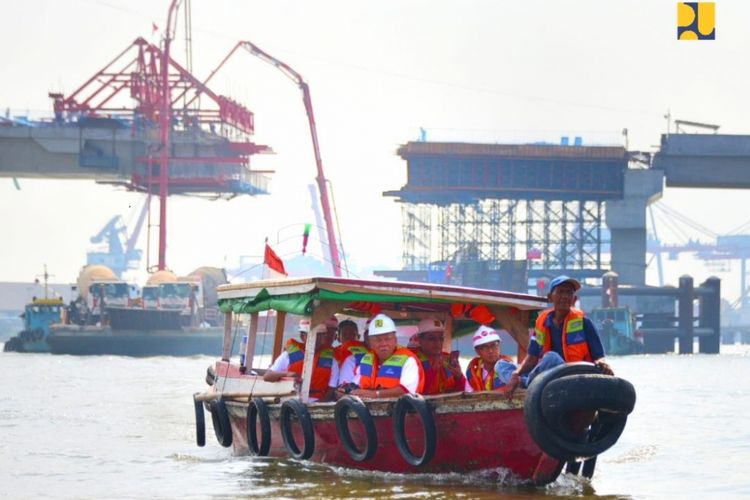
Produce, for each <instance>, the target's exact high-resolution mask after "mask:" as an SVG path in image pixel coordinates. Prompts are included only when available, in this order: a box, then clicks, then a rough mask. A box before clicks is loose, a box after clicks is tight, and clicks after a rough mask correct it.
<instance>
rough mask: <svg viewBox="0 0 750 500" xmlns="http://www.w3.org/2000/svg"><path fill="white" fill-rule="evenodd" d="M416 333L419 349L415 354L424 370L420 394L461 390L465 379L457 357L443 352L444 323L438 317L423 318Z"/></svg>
mask: <svg viewBox="0 0 750 500" xmlns="http://www.w3.org/2000/svg"><path fill="white" fill-rule="evenodd" d="M417 335H418V342H419V349H417V350H416V355H417V357H418V358H419V361H420V362H421V363H422V369H423V370H424V391H423V392H422V394H444V393H446V392H461V391H463V390H464V386H465V385H466V379H465V378H464V375H463V373H461V365H460V364H459V363H458V358H451V356H450V354H448V353H447V352H443V341H444V340H445V324H444V323H443V322H442V321H440V320H439V319H435V318H424V319H422V320H421V321H420V322H419V324H418V325H417Z"/></svg>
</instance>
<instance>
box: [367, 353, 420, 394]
mask: <svg viewBox="0 0 750 500" xmlns="http://www.w3.org/2000/svg"><path fill="white" fill-rule="evenodd" d="M409 358H412V359H414V361H416V362H417V368H419V382H418V383H417V390H416V392H417V393H422V391H423V389H424V370H423V369H422V363H421V362H420V361H419V358H418V357H417V356H415V355H414V353H413V352H411V351H410V350H409V349H407V348H405V347H401V346H397V347H396V350H395V351H394V352H393V354H391V356H390V357H389V358H388V359H386V360H385V361H384V362H383V364H379V362H378V356H377V355H376V354H375V353H374V352H368V353H367V354H365V355H364V357H363V358H362V361H361V362H360V364H359V386H360V387H361V388H362V389H390V388H391V387H398V386H400V385H401V371H402V370H403V368H404V365H405V364H406V361H407V360H408V359H409Z"/></svg>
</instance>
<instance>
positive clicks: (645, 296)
mask: <svg viewBox="0 0 750 500" xmlns="http://www.w3.org/2000/svg"><path fill="white" fill-rule="evenodd" d="M578 295H579V296H580V298H581V300H582V302H584V303H585V305H584V307H585V308H589V307H592V306H594V304H595V302H596V301H597V299H599V300H600V301H601V302H600V304H597V306H598V305H600V306H601V307H603V308H610V307H617V306H618V305H627V306H628V307H630V309H631V310H632V311H635V312H636V318H637V321H638V330H639V331H640V333H641V335H642V336H643V347H644V352H646V353H665V352H674V350H675V341H676V343H677V351H678V352H679V353H680V354H693V350H694V339H696V338H697V339H698V350H699V352H701V353H705V354H718V353H719V347H720V345H721V280H720V279H719V278H716V277H710V278H708V279H707V280H705V281H704V282H703V283H701V284H700V285H698V286H695V283H694V280H693V277H692V276H688V275H684V276H681V277H680V279H679V283H678V286H677V287H674V286H664V287H657V286H633V285H625V286H621V285H620V283H619V281H618V276H617V273H614V272H608V273H605V274H604V276H603V277H602V286H601V287H583V288H581V290H579V291H578Z"/></svg>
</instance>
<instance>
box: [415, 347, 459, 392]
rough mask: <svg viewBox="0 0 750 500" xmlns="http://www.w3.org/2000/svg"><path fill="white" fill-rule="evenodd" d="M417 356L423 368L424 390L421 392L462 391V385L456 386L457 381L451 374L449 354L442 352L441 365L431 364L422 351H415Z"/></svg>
mask: <svg viewBox="0 0 750 500" xmlns="http://www.w3.org/2000/svg"><path fill="white" fill-rule="evenodd" d="M416 354H417V358H419V361H420V362H421V363H422V369H423V370H424V390H423V391H422V394H443V393H445V392H458V391H463V390H464V388H463V387H458V382H461V381H460V380H459V381H457V380H456V378H455V377H454V376H453V371H451V368H450V365H449V364H448V360H449V359H450V354H448V353H447V352H444V353H442V356H443V359H442V366H431V365H430V360H429V359H428V358H427V355H426V354H425V353H423V352H422V351H416Z"/></svg>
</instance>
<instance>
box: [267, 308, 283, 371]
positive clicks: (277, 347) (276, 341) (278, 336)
mask: <svg viewBox="0 0 750 500" xmlns="http://www.w3.org/2000/svg"><path fill="white" fill-rule="evenodd" d="M285 320H286V312H284V311H276V328H275V329H274V334H273V356H272V358H271V359H274V360H275V359H276V358H278V357H279V354H281V347H282V346H281V343H282V342H283V341H284V321H285Z"/></svg>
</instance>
